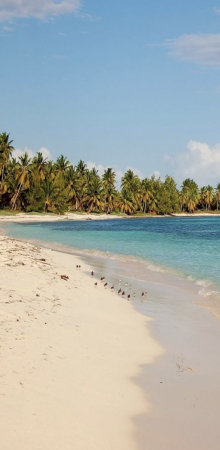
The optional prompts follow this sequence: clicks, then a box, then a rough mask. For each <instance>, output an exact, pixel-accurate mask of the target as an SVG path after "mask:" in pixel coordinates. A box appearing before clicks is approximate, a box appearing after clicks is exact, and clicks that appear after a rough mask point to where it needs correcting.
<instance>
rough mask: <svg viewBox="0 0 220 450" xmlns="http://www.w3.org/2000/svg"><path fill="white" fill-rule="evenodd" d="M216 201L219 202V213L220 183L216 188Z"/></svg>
mask: <svg viewBox="0 0 220 450" xmlns="http://www.w3.org/2000/svg"><path fill="white" fill-rule="evenodd" d="M216 200H217V211H218V205H219V202H220V183H218V184H217V188H216Z"/></svg>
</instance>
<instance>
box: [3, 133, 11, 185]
mask: <svg viewBox="0 0 220 450" xmlns="http://www.w3.org/2000/svg"><path fill="white" fill-rule="evenodd" d="M9 136H10V135H9V134H7V133H6V132H4V133H2V134H1V135H0V170H1V181H3V180H4V171H5V167H7V165H8V161H9V158H10V156H11V154H12V151H13V150H14V147H13V145H12V142H13V141H9Z"/></svg>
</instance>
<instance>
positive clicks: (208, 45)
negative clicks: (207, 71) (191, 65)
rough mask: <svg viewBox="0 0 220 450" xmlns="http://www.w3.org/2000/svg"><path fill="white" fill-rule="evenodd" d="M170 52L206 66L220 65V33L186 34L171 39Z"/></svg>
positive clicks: (185, 59) (168, 44)
mask: <svg viewBox="0 0 220 450" xmlns="http://www.w3.org/2000/svg"><path fill="white" fill-rule="evenodd" d="M166 45H167V46H168V47H169V48H170V50H171V51H170V54H171V55H173V56H175V57H177V58H179V59H181V60H182V61H192V62H196V63H197V64H201V65H206V66H219V65H220V34H185V35H182V36H180V37H178V38H177V39H169V40H168V41H166Z"/></svg>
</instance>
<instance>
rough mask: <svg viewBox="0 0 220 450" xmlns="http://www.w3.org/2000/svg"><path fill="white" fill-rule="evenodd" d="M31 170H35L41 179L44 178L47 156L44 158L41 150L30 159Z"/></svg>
mask: <svg viewBox="0 0 220 450" xmlns="http://www.w3.org/2000/svg"><path fill="white" fill-rule="evenodd" d="M32 167H33V170H36V172H37V174H38V176H39V178H40V180H41V181H43V180H45V178H46V169H47V158H44V157H43V155H42V153H41V152H37V156H35V158H33V160H32Z"/></svg>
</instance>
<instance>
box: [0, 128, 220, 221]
mask: <svg viewBox="0 0 220 450" xmlns="http://www.w3.org/2000/svg"><path fill="white" fill-rule="evenodd" d="M12 144H13V141H12V140H10V135H9V134H7V133H6V132H3V133H2V134H0V208H1V209H6V208H8V209H11V210H22V211H27V212H31V211H33V212H34V211H36V212H40V211H45V212H60V213H62V212H64V211H85V212H88V213H90V212H106V213H107V214H110V213H111V212H116V213H120V212H121V213H124V214H127V215H131V214H138V213H142V214H147V213H148V214H172V213H177V212H181V211H182V212H189V213H193V212H194V211H196V210H197V211H199V210H200V211H203V210H204V211H211V210H213V211H214V210H218V209H219V203H220V182H219V183H218V184H217V186H216V187H214V188H213V187H212V186H210V185H208V186H203V187H202V188H201V189H199V187H198V185H197V184H196V182H195V181H194V180H192V179H190V178H187V179H186V180H184V181H183V182H182V185H181V188H180V189H179V190H178V188H177V184H176V182H175V180H174V178H172V177H171V176H169V175H167V176H166V177H165V180H164V181H163V180H161V178H155V176H152V177H149V178H145V179H143V180H140V178H139V177H138V176H137V175H136V174H135V173H134V172H133V171H132V170H130V169H128V170H127V171H126V173H125V174H124V176H123V177H122V179H121V188H120V190H118V189H117V187H116V174H115V172H114V170H113V169H112V168H111V167H109V168H107V169H106V170H105V171H104V173H103V175H102V176H100V175H99V173H98V170H96V169H95V168H93V169H91V170H89V169H88V167H87V165H86V164H85V162H84V161H82V160H80V161H79V162H78V164H76V165H73V164H71V163H70V162H69V161H68V159H67V158H66V157H65V156H64V155H61V156H59V157H58V158H57V160H56V161H51V160H48V158H44V156H43V155H42V153H40V152H38V153H37V155H36V156H35V157H34V158H33V159H31V158H30V157H29V156H28V154H27V153H24V154H23V155H22V156H20V157H18V158H17V159H16V158H14V157H13V151H14V147H13V145H12Z"/></svg>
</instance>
